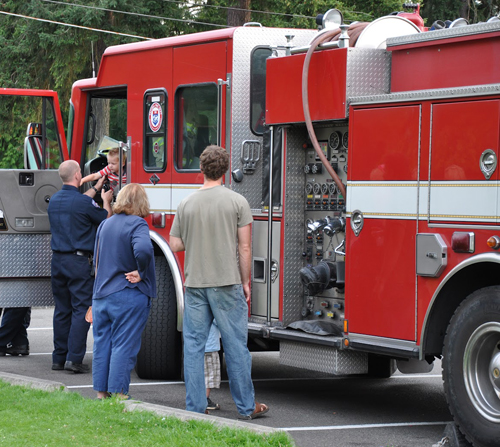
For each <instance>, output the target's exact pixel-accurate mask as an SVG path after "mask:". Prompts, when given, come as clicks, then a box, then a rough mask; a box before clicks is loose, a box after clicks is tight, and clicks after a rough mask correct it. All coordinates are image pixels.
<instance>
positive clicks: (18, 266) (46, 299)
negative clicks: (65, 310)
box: [0, 233, 54, 307]
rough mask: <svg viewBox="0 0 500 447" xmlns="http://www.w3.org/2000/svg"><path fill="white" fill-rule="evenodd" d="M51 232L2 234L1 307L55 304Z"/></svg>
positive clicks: (0, 253)
mask: <svg viewBox="0 0 500 447" xmlns="http://www.w3.org/2000/svg"><path fill="white" fill-rule="evenodd" d="M50 239H51V235H50V233H49V234H27V233H19V234H0V307H25V306H53V305H54V300H53V297H52V288H51V285H50V261H51V259H52V250H51V248H50Z"/></svg>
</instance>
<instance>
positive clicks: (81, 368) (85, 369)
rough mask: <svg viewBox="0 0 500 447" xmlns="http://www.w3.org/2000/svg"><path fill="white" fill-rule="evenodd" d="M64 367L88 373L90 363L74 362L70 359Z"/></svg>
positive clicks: (77, 372)
mask: <svg viewBox="0 0 500 447" xmlns="http://www.w3.org/2000/svg"><path fill="white" fill-rule="evenodd" d="M64 369H65V370H66V371H71V372H74V373H75V374H80V373H88V372H89V369H90V368H89V365H84V364H83V363H74V362H70V361H69V360H68V361H67V362H66V363H65V364H64Z"/></svg>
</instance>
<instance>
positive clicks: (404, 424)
mask: <svg viewBox="0 0 500 447" xmlns="http://www.w3.org/2000/svg"><path fill="white" fill-rule="evenodd" d="M448 422H450V421H443V422H398V423H393V424H360V425H328V426H322V427H281V430H285V431H315V430H352V429H354V428H356V429H360V428H361V429H363V428H385V427H414V426H417V425H418V426H429V425H446V424H447V423H448Z"/></svg>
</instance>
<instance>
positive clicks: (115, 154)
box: [80, 147, 127, 192]
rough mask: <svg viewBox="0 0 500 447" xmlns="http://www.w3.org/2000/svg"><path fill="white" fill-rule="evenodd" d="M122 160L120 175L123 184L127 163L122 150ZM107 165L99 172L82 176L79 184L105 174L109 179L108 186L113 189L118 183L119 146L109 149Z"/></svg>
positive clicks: (125, 179)
mask: <svg viewBox="0 0 500 447" xmlns="http://www.w3.org/2000/svg"><path fill="white" fill-rule="evenodd" d="M122 154H123V156H122V161H123V175H122V185H125V183H126V182H127V173H126V172H125V166H126V163H127V156H126V154H125V153H124V152H122ZM107 158H108V165H107V166H106V167H105V168H104V169H101V170H100V171H99V172H96V173H94V174H89V175H87V176H85V177H83V178H82V181H81V182H80V186H81V185H83V184H84V183H87V182H92V181H96V180H99V179H100V178H101V177H104V176H107V177H108V180H109V186H110V187H111V189H112V190H113V192H114V191H115V188H116V187H117V186H118V183H119V177H118V176H119V171H120V167H119V166H120V148H119V147H114V148H112V149H110V150H109V152H108V155H107Z"/></svg>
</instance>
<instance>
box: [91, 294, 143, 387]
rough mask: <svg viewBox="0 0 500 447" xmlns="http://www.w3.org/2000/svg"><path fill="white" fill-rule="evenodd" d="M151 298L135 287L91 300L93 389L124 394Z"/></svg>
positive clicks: (139, 346)
mask: <svg viewBox="0 0 500 447" xmlns="http://www.w3.org/2000/svg"><path fill="white" fill-rule="evenodd" d="M150 308H151V300H150V298H148V297H147V296H146V295H144V294H143V293H142V292H141V291H140V290H139V289H137V288H135V287H134V288H130V287H126V288H125V289H123V290H120V291H119V292H115V293H112V294H110V295H108V296H106V297H104V298H101V299H98V300H93V301H92V318H93V331H94V355H93V360H92V379H93V383H94V390H96V391H108V392H110V393H123V394H127V393H128V389H129V386H130V372H131V371H132V369H133V368H134V366H135V362H136V360H137V354H138V353H139V349H140V348H141V335H142V331H143V330H144V327H145V326H146V322H147V320H148V315H149V310H150Z"/></svg>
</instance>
